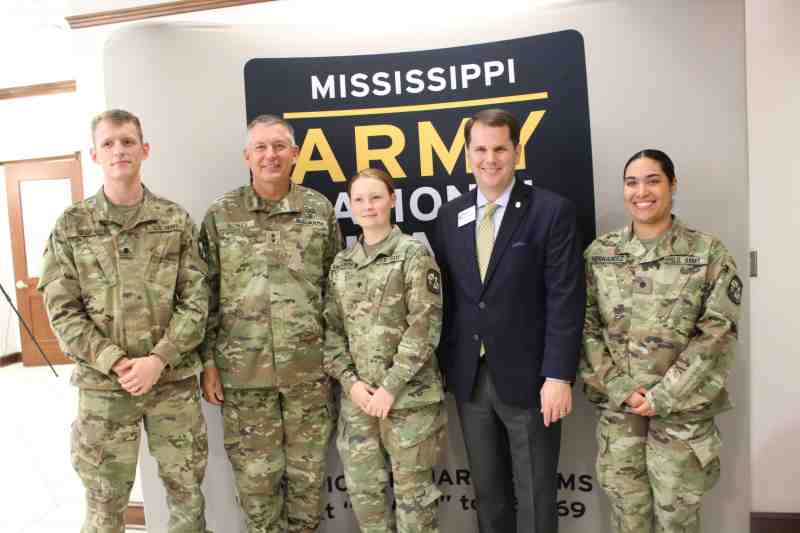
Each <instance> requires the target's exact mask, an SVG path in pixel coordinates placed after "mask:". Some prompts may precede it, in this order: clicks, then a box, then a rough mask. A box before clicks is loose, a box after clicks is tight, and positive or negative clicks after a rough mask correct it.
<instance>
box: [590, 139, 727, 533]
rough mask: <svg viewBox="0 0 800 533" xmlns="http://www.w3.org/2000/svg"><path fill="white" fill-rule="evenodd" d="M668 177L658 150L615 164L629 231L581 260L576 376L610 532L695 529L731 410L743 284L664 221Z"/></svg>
mask: <svg viewBox="0 0 800 533" xmlns="http://www.w3.org/2000/svg"><path fill="white" fill-rule="evenodd" d="M675 187H676V178H675V171H674V167H673V164H672V161H671V160H670V159H669V157H667V155H666V154H664V153H663V152H661V151H659V150H644V151H642V152H639V153H637V154H635V155H634V156H633V157H632V158H631V159H630V160H629V161H628V164H627V165H626V166H625V172H624V197H625V205H626V207H627V209H628V211H629V212H630V214H631V216H632V218H633V222H632V224H631V225H629V226H627V227H625V228H623V229H621V230H619V231H614V232H611V233H607V234H605V235H603V236H601V237H599V238H598V239H597V240H596V241H594V242H593V243H592V245H591V246H590V247H589V248H588V249H587V250H586V252H585V259H586V279H587V293H588V299H587V307H586V319H585V325H584V342H583V345H584V354H583V358H582V361H581V367H580V373H581V376H582V378H583V380H584V383H585V392H586V395H587V397H588V399H589V400H590V401H591V402H593V403H594V404H596V405H597V407H598V410H599V415H600V420H599V423H598V427H597V439H598V447H599V455H598V459H597V475H598V481H599V482H600V484H601V485H602V486H603V488H604V489H605V491H606V493H607V494H608V496H609V498H610V500H611V521H612V529H613V530H614V531H615V532H631V533H633V532H636V533H648V532H697V531H700V516H699V511H700V500H701V497H702V496H703V495H704V494H705V493H706V492H708V491H709V490H710V489H711V488H712V487H713V486H714V484H715V483H716V482H717V480H718V478H719V472H720V462H719V450H720V435H719V430H718V429H717V426H716V424H715V422H714V416H715V415H716V414H718V413H721V412H723V411H725V410H728V409H730V408H731V407H732V404H731V401H730V398H729V396H728V391H727V389H726V382H727V381H728V375H729V373H730V370H731V366H732V364H733V349H734V345H735V343H736V338H737V329H736V323H737V319H738V317H739V306H740V303H741V296H742V282H741V280H740V279H739V277H738V276H737V274H736V265H735V264H734V261H733V258H732V257H731V255H730V254H729V253H728V251H727V249H726V248H725V246H723V244H722V243H721V242H720V241H719V240H718V239H717V238H715V237H713V236H711V235H708V234H706V233H701V232H699V231H695V230H692V229H689V228H687V227H686V226H685V225H684V224H683V223H682V222H681V221H680V220H679V219H678V218H676V217H674V216H672V215H671V209H672V193H673V192H674V191H675Z"/></svg>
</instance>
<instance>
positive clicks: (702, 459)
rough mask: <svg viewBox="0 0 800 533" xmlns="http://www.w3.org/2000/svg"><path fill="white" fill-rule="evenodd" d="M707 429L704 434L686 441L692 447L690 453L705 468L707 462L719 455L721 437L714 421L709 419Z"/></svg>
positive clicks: (709, 462)
mask: <svg viewBox="0 0 800 533" xmlns="http://www.w3.org/2000/svg"><path fill="white" fill-rule="evenodd" d="M709 426H710V428H709V431H708V432H707V433H706V434H705V435H700V436H699V437H694V438H691V439H689V440H688V441H686V443H687V444H688V445H689V447H690V448H691V449H692V453H693V454H694V456H695V457H697V460H698V462H699V463H700V466H701V467H703V468H706V467H707V466H708V465H709V464H711V463H712V461H714V459H716V458H717V457H719V452H720V449H721V448H722V439H721V438H720V435H719V429H718V428H717V425H716V424H715V423H714V421H713V420H712V421H709Z"/></svg>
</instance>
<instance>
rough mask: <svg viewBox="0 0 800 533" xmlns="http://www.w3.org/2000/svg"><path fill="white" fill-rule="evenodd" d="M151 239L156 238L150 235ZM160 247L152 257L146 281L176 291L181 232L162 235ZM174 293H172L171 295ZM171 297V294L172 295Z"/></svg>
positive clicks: (159, 235) (160, 236)
mask: <svg viewBox="0 0 800 533" xmlns="http://www.w3.org/2000/svg"><path fill="white" fill-rule="evenodd" d="M148 236H149V237H151V238H155V237H154V236H151V235H148ZM158 237H159V242H160V244H159V246H158V247H157V248H156V249H155V250H154V251H153V252H152V255H151V256H150V264H149V265H148V267H147V273H146V276H145V277H146V279H148V280H149V281H151V282H154V283H157V284H158V285H160V286H162V287H166V288H168V289H174V288H175V283H176V280H177V276H178V260H179V259H180V245H181V234H180V232H177V231H173V232H169V233H160V234H158ZM171 292H172V291H170V293H171ZM170 296H171V294H170Z"/></svg>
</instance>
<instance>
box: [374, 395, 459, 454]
mask: <svg viewBox="0 0 800 533" xmlns="http://www.w3.org/2000/svg"><path fill="white" fill-rule="evenodd" d="M446 422H447V411H446V410H445V408H444V404H443V403H441V402H440V403H435V404H431V405H424V406H422V407H412V408H408V409H397V410H395V411H391V412H390V413H389V423H388V424H382V425H381V429H382V432H383V433H384V435H383V440H384V442H386V443H387V445H389V446H392V447H395V448H411V447H413V446H416V445H418V444H419V443H421V442H423V441H425V440H427V439H428V438H429V437H430V436H431V435H435V434H436V433H437V431H439V430H440V429H441V428H442V427H443V426H444V425H445V423H446Z"/></svg>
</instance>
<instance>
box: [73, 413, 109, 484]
mask: <svg viewBox="0 0 800 533" xmlns="http://www.w3.org/2000/svg"><path fill="white" fill-rule="evenodd" d="M70 441H71V443H70V444H71V449H70V452H71V453H70V455H71V456H72V466H73V467H74V468H75V470H77V471H78V472H80V471H81V462H84V463H88V464H90V465H92V466H93V467H98V466H100V464H101V463H102V462H103V447H102V446H100V445H99V443H94V444H93V443H90V442H87V441H86V439H85V438H84V436H83V434H82V433H81V430H80V424H79V421H77V420H76V421H74V422H73V423H72V434H71V437H70Z"/></svg>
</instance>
